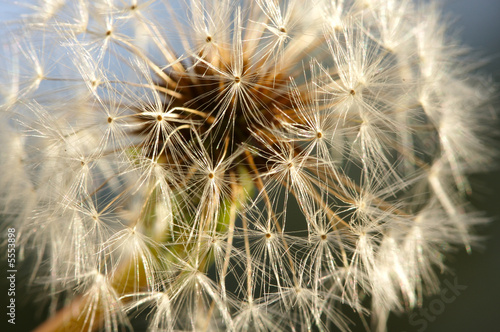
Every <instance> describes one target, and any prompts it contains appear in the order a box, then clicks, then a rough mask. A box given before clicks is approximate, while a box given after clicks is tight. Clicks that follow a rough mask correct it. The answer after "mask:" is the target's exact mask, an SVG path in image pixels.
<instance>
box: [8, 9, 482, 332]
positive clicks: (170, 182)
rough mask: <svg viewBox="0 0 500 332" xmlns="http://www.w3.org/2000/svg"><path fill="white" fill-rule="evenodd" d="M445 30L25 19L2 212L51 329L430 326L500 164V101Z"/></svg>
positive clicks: (409, 24)
mask: <svg viewBox="0 0 500 332" xmlns="http://www.w3.org/2000/svg"><path fill="white" fill-rule="evenodd" d="M444 23H445V22H444V20H443V18H442V16H441V14H440V13H439V10H438V8H437V7H436V6H435V5H433V4H429V3H428V2H424V1H422V3H418V4H416V3H414V2H413V1H410V0H398V1H396V0H283V1H278V0H240V1H230V0H183V1H169V0H163V1H145V0H144V1H142V0H116V1H115V0H78V1H69V0H37V1H33V3H32V4H30V6H29V9H28V13H26V14H25V15H23V16H22V19H21V20H18V21H16V22H12V24H11V25H8V27H9V28H10V30H11V31H12V34H10V35H8V36H9V37H7V35H5V36H4V37H3V38H4V40H5V42H4V43H3V45H4V57H5V59H4V63H5V61H7V60H8V61H10V63H9V64H8V65H4V66H3V69H2V72H1V75H2V84H3V85H2V89H1V91H0V94H1V97H2V98H1V100H0V102H1V118H2V120H3V121H2V125H1V128H0V133H1V134H0V136H1V138H0V139H1V150H0V154H1V155H0V168H1V171H0V173H1V174H3V175H2V178H1V180H0V181H1V186H0V187H1V188H2V193H1V196H0V199H1V201H0V203H1V204H2V205H1V208H2V213H3V218H4V219H5V220H6V224H9V225H11V224H13V225H15V227H16V229H17V234H18V243H19V245H20V246H21V248H22V250H23V251H24V250H26V252H27V253H30V252H31V251H30V248H36V252H34V253H33V255H36V257H35V259H34V260H33V261H34V262H35V264H34V266H33V273H32V281H34V282H35V283H37V282H42V283H44V285H45V288H44V289H46V290H47V291H48V292H49V293H50V296H51V299H52V306H51V309H52V314H54V315H53V316H52V318H49V321H48V323H49V324H52V325H50V326H57V327H58V328H60V329H67V330H71V331H78V330H82V331H92V330H97V329H98V328H102V329H104V330H105V331H118V330H120V329H121V328H130V329H132V328H133V322H134V320H133V318H134V317H135V316H136V315H137V314H138V313H141V312H146V313H148V315H147V319H148V322H149V329H150V330H151V331H178V330H193V331H194V330H196V331H198V330H199V331H218V330H228V331H238V332H239V331H285V330H294V331H295V330H297V331H310V330H318V331H333V330H336V329H338V330H341V331H348V330H349V329H350V328H351V327H352V326H353V325H352V324H351V323H353V322H352V321H353V320H359V322H358V323H357V324H358V326H359V325H361V326H365V327H366V328H369V326H370V324H371V328H372V329H374V330H377V331H384V330H385V328H386V322H387V319H388V317H389V314H390V312H402V311H405V310H410V309H412V308H415V307H418V306H419V305H421V304H422V298H423V296H425V295H427V294H430V293H433V292H436V291H437V290H438V289H439V278H438V277H439V274H440V273H441V272H442V271H443V270H444V268H445V266H444V259H445V256H446V254H447V253H448V252H449V251H450V250H451V249H453V248H454V247H457V246H462V247H465V248H466V249H467V250H469V249H470V246H471V245H472V244H474V242H475V240H476V239H475V238H474V237H473V236H472V235H470V234H469V231H470V228H471V226H473V225H475V224H477V223H479V222H482V221H483V220H482V219H481V218H479V217H478V216H477V215H476V214H474V213H473V212H471V210H470V209H469V208H468V207H467V205H466V204H465V202H466V196H467V195H468V194H469V193H470V186H469V185H468V183H467V175H468V174H470V173H471V172H476V171H480V170H481V168H482V167H483V166H484V165H485V164H486V163H487V162H488V153H487V151H486V149H485V148H484V144H483V142H481V141H480V140H479V139H478V133H481V132H482V131H481V130H482V129H481V128H482V124H481V121H482V119H481V116H482V115H481V114H485V113H487V112H484V110H485V109H486V108H487V107H488V100H489V98H490V96H489V95H490V91H489V89H488V88H487V86H486V85H485V84H483V83H482V81H481V80H480V79H478V78H475V77H473V76H472V75H471V74H470V70H471V69H472V68H473V66H464V64H463V62H462V61H463V59H464V55H463V53H464V52H463V49H461V48H460V47H459V46H458V45H456V43H455V41H454V40H453V39H451V38H449V37H448V36H447V35H446V34H445V32H446V28H445V26H444ZM61 299H64V301H61ZM56 311H59V314H57V315H55V313H56ZM349 312H350V313H351V314H349ZM353 312H354V313H355V314H352V313H353ZM346 315H348V316H349V317H350V318H347V316H346ZM370 321H371V322H370ZM40 331H45V330H43V326H41V329H40Z"/></svg>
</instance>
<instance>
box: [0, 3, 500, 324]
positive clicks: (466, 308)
mask: <svg viewBox="0 0 500 332" xmlns="http://www.w3.org/2000/svg"><path fill="white" fill-rule="evenodd" d="M21 2H22V1H21ZM9 3H10V0H9V1H6V0H0V5H1V9H0V22H2V21H4V20H7V19H9V14H10V13H11V12H16V10H11V9H10V8H11V7H10V8H9V5H8V4H9ZM444 8H445V12H446V13H449V14H450V15H451V16H453V17H456V20H455V22H454V28H455V29H458V30H459V31H460V32H461V33H460V35H461V37H462V40H463V42H464V43H465V44H467V45H469V46H471V48H472V49H474V50H475V51H476V52H478V54H480V55H481V56H482V57H483V58H485V59H487V60H488V63H487V64H486V65H484V66H483V67H481V68H480V69H479V71H481V72H483V73H484V74H485V75H486V76H487V77H489V78H491V80H492V84H495V85H496V90H497V91H500V0H448V1H446V2H445V3H444ZM499 100H500V98H499V97H498V96H497V100H496V105H497V106H496V113H497V114H492V115H491V118H492V121H491V122H492V123H496V125H495V127H494V129H492V130H491V132H490V134H491V136H492V137H495V138H494V140H492V143H491V144H492V146H491V149H493V150H496V151H499V152H500V125H499V121H498V119H499V118H500V112H499V110H500V107H499V105H500V103H499V102H498V101H499ZM498 165H500V158H499V163H498ZM471 182H472V186H473V189H474V194H473V196H472V198H471V201H472V203H473V204H474V205H475V206H476V207H477V208H478V209H479V210H481V211H484V213H485V214H486V215H487V216H489V217H490V218H491V222H490V224H489V225H488V226H487V227H482V228H480V229H478V232H477V233H478V234H479V235H482V236H484V237H485V238H486V241H485V242H484V243H485V246H484V249H483V250H481V249H479V250H477V249H476V250H473V251H472V254H470V255H469V254H467V253H466V252H465V250H461V251H460V252H459V253H458V255H456V256H453V257H450V260H448V265H449V267H450V268H451V271H453V273H454V274H455V275H456V279H455V277H454V276H453V275H446V276H444V277H443V279H442V281H443V282H444V285H448V286H447V287H448V288H449V290H450V291H451V292H452V291H453V289H451V288H450V287H452V286H449V285H450V284H451V285H453V284H455V283H457V284H459V285H460V286H464V287H466V288H465V289H463V288H464V287H462V288H460V287H459V290H458V292H459V295H457V296H455V298H454V300H453V301H449V302H450V303H444V302H443V301H442V300H441V298H440V296H439V295H438V296H434V297H430V298H428V299H426V300H425V302H424V305H423V308H426V309H427V310H428V311H427V312H428V314H429V315H430V317H431V319H428V318H424V317H423V315H424V314H422V312H419V311H417V312H416V313H415V314H414V316H413V321H410V317H409V316H401V317H397V316H395V315H393V316H391V318H390V320H389V331H390V332H392V331H395V332H402V331H406V332H413V331H420V332H421V331H426V332H447V331H456V332H469V331H481V332H490V331H491V332H494V331H500V166H494V167H492V170H491V171H490V172H489V173H486V174H477V175H473V176H472V177H471ZM3 252H5V251H3ZM497 255H499V256H497ZM5 264H6V261H5V259H4V256H1V259H0V270H1V271H2V272H1V273H0V275H1V276H2V279H1V282H0V294H1V295H0V298H2V302H1V304H0V305H1V307H2V308H6V305H7V302H6V300H7V299H6V293H7V289H8V283H7V279H6V272H5V271H6V270H7V268H6V266H5ZM24 270H26V271H23V269H22V268H21V269H19V271H20V272H19V273H18V274H17V281H18V283H17V292H16V293H17V294H16V301H17V305H16V306H17V314H16V325H15V327H14V326H12V325H10V324H8V323H7V318H8V317H7V316H6V315H5V312H6V310H5V309H2V310H0V311H1V312H2V314H1V315H0V331H23V332H24V331H30V330H32V329H33V328H34V327H35V326H37V325H38V324H39V323H40V321H41V319H42V317H43V309H42V308H41V305H40V304H39V303H38V302H35V301H34V299H35V294H34V292H31V291H30V290H27V288H26V285H25V284H24V282H25V280H26V278H23V272H24V273H28V269H27V268H26V269H24ZM451 292H449V293H448V294H447V295H449V296H452V295H453V293H451ZM422 320H425V324H424V322H423V321H422ZM424 325H425V328H424ZM353 330H354V331H363V329H362V328H361V327H360V326H358V328H357V327H354V329H353Z"/></svg>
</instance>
